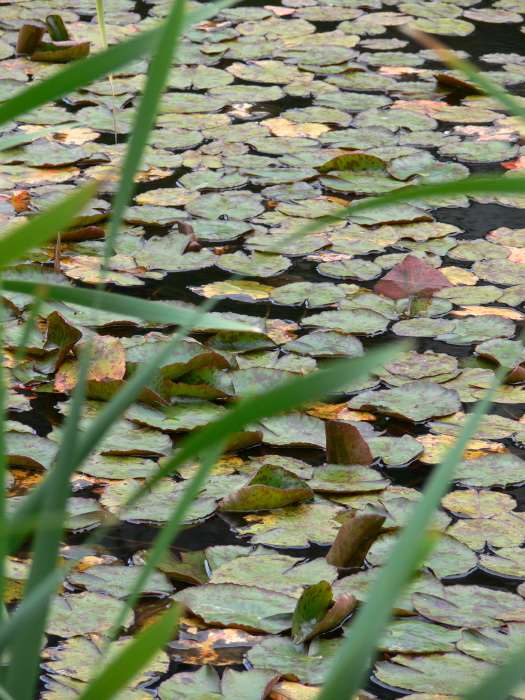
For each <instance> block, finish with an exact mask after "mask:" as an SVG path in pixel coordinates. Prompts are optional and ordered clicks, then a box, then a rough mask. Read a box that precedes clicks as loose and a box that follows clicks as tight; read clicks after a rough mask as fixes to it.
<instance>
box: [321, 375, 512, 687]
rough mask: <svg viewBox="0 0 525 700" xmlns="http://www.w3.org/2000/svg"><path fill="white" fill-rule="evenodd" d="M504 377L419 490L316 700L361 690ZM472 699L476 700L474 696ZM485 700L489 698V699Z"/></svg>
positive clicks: (498, 376) (482, 400)
mask: <svg viewBox="0 0 525 700" xmlns="http://www.w3.org/2000/svg"><path fill="white" fill-rule="evenodd" d="M505 373H506V370H505V369H503V370H500V371H498V372H497V373H496V376H495V377H494V380H493V382H492V383H491V386H490V387H489V389H488V390H487V391H486V392H485V395H484V398H483V399H481V400H480V401H479V402H478V403H477V405H476V408H475V409H474V411H473V412H472V413H471V414H470V416H469V418H468V420H467V422H466V424H465V427H464V428H463V430H462V431H461V434H460V435H459V437H458V439H457V440H456V442H455V443H454V445H453V447H452V448H451V449H450V451H449V452H448V453H447V455H446V456H445V458H444V460H443V461H442V462H441V464H440V465H439V467H438V468H437V469H436V470H435V471H434V472H433V473H432V475H431V477H430V479H429V480H428V483H427V485H426V487H425V489H424V495H423V498H422V499H421V500H420V501H419V502H418V503H417V505H416V506H415V507H414V509H413V511H412V515H411V516H410V519H409V521H408V523H407V524H406V525H405V527H404V528H403V530H402V531H401V534H400V536H399V539H398V540H397V542H396V544H395V546H394V547H393V548H392V551H391V553H390V555H389V558H388V561H387V563H386V564H385V565H384V567H382V571H381V574H380V576H379V578H378V579H377V581H376V582H375V584H374V585H373V587H372V589H371V592H370V595H369V596H368V599H367V601H366V603H365V605H364V606H363V607H362V608H361V609H360V610H359V611H358V613H357V615H356V618H355V620H353V622H352V625H351V627H350V629H349V632H348V638H347V640H346V641H345V642H344V644H343V646H342V649H341V651H340V653H339V655H338V656H337V658H336V660H335V662H334V664H333V666H332V670H331V671H330V674H329V676H328V678H327V680H326V682H325V684H324V686H323V689H322V691H321V693H320V694H319V696H318V698H317V700H350V698H352V697H353V696H354V694H355V693H356V691H357V690H359V688H360V687H361V686H362V684H363V681H364V680H365V679H366V676H367V674H368V672H369V668H370V663H371V661H372V658H373V654H374V651H375V647H376V643H377V640H378V639H379V636H380V635H381V634H382V632H383V630H384V628H385V627H386V625H387V624H388V620H389V619H390V617H391V615H392V610H393V608H394V605H395V602H396V600H397V599H398V597H399V595H400V593H401V592H402V590H403V588H404V586H405V585H406V584H407V583H408V581H409V579H410V578H411V576H412V575H413V572H414V571H415V569H416V568H417V566H418V563H419V561H418V560H419V558H420V555H421V548H422V546H423V545H424V542H425V538H426V534H427V528H428V526H429V525H430V523H431V521H432V518H433V516H434V512H435V510H436V508H437V507H438V505H439V503H440V500H441V498H442V497H443V496H444V494H445V493H446V491H447V488H448V485H449V482H450V480H451V478H452V475H453V473H454V469H455V467H456V465H457V463H458V461H459V460H460V459H461V455H462V454H463V451H464V449H465V447H466V445H467V443H468V441H469V440H470V439H471V437H472V436H473V435H474V433H475V432H476V429H477V427H478V425H479V423H480V421H481V419H482V417H483V415H484V414H485V413H486V412H487V410H488V408H489V406H490V403H491V397H492V395H493V393H494V391H495V390H496V388H497V386H498V385H499V384H500V383H501V381H502V379H503V377H504V375H505ZM476 700H479V697H478V696H477V695H476ZM491 700H494V699H493V698H491Z"/></svg>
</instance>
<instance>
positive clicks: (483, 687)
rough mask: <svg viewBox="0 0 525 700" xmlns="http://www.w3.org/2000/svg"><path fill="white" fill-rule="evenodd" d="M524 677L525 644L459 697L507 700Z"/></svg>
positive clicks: (468, 699) (480, 699)
mask: <svg viewBox="0 0 525 700" xmlns="http://www.w3.org/2000/svg"><path fill="white" fill-rule="evenodd" d="M524 676H525V644H521V645H520V646H519V647H518V648H517V649H516V650H514V651H513V652H511V654H509V658H508V659H507V661H505V663H503V664H502V665H501V666H499V667H498V668H497V669H496V670H495V671H494V672H493V673H491V674H490V675H489V676H488V677H487V678H486V679H485V680H483V681H481V683H478V685H476V686H474V687H472V688H471V689H470V690H467V692H466V693H465V694H464V695H462V696H461V700H507V698H508V697H510V695H511V693H512V691H513V690H514V689H515V688H516V686H517V685H518V683H519V682H520V681H522V680H523V678H524Z"/></svg>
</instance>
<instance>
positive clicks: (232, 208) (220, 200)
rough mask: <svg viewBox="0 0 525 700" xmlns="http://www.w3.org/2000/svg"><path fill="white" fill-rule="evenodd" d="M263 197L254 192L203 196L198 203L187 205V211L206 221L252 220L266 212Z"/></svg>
mask: <svg viewBox="0 0 525 700" xmlns="http://www.w3.org/2000/svg"><path fill="white" fill-rule="evenodd" d="M261 200H262V197H261V196H260V195H257V194H253V193H252V192H243V191H239V190H236V191H233V192H221V193H213V194H203V195H201V196H200V197H199V199H198V200H197V201H194V202H190V203H189V204H187V205H186V211H188V212H189V213H190V214H193V215H194V216H198V217H202V218H204V219H219V218H220V217H222V216H227V217H228V218H229V219H230V218H234V215H235V218H236V219H237V220H241V219H251V218H252V217H253V216H258V215H259V214H262V212H263V211H264V207H263V205H262V204H261Z"/></svg>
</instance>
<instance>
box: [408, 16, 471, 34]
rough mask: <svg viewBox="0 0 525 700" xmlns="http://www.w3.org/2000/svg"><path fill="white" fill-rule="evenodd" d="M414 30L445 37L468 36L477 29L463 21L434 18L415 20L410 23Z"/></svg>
mask: <svg viewBox="0 0 525 700" xmlns="http://www.w3.org/2000/svg"><path fill="white" fill-rule="evenodd" d="M410 26H411V27H412V28H413V29H417V30H419V31H420V32H432V33H433V34H443V35H445V36H468V35H469V34H472V32H473V31H474V30H475V29H476V27H475V25H474V24H472V23H471V22H465V21H464V20H462V19H448V18H446V17H434V18H432V19H424V18H421V19H419V18H418V19H415V20H413V21H412V22H410Z"/></svg>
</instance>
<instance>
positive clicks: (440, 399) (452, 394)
mask: <svg viewBox="0 0 525 700" xmlns="http://www.w3.org/2000/svg"><path fill="white" fill-rule="evenodd" d="M348 405H349V406H350V408H360V409H364V410H370V409H374V408H375V409H376V410H377V411H379V412H380V413H385V414H386V415H388V416H394V417H396V418H403V419H405V420H412V421H423V420H428V419H429V418H433V417H435V416H446V415H450V414H452V413H455V412H456V411H459V409H460V408H461V402H460V399H459V394H458V393H457V391H455V390H454V389H445V388H444V387H442V386H440V385H439V384H435V383H434V382H425V381H415V382H407V383H406V384H403V386H400V387H395V388H394V389H387V390H385V391H365V392H363V393H362V394H360V395H359V396H356V397H354V398H353V399H351V400H350V401H349V403H348Z"/></svg>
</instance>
